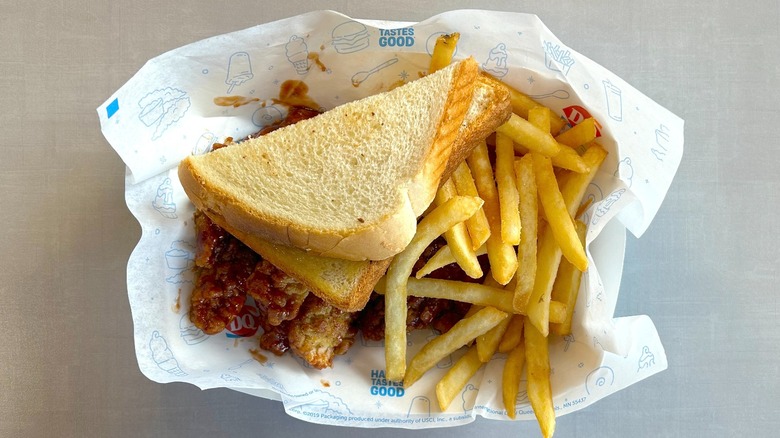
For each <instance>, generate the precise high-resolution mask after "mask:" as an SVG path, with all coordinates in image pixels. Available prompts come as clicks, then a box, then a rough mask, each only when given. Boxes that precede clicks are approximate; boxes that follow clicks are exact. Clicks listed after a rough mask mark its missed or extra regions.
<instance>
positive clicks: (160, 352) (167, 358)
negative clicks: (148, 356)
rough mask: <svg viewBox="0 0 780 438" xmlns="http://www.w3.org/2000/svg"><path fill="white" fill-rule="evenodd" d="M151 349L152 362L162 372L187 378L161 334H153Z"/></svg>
mask: <svg viewBox="0 0 780 438" xmlns="http://www.w3.org/2000/svg"><path fill="white" fill-rule="evenodd" d="M149 349H150V350H151V352H152V360H154V363H156V364H157V366H158V367H160V369H161V370H163V371H167V372H169V373H171V374H173V375H174V376H179V377H181V376H186V375H187V373H186V372H184V370H182V369H181V368H180V367H179V362H178V361H177V360H176V358H175V357H173V352H172V351H171V349H170V348H168V343H167V342H165V338H163V337H162V336H161V335H160V332H158V331H156V330H155V332H154V333H152V339H151V340H150V341H149Z"/></svg>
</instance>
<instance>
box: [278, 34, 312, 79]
mask: <svg viewBox="0 0 780 438" xmlns="http://www.w3.org/2000/svg"><path fill="white" fill-rule="evenodd" d="M284 49H285V50H286V52H287V60H288V61H290V63H291V64H292V65H293V67H295V72H296V73H298V74H299V75H305V74H306V73H307V72H308V71H309V48H308V47H307V46H306V41H304V40H303V38H301V37H299V36H298V35H293V36H291V37H290V41H288V42H287V44H285V46H284Z"/></svg>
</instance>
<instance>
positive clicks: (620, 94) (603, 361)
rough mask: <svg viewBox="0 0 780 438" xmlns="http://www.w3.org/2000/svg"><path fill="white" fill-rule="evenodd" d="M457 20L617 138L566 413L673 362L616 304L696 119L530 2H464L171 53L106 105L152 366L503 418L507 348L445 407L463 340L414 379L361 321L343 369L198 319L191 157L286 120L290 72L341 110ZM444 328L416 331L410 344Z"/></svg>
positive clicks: (556, 368) (246, 328) (507, 77)
mask: <svg viewBox="0 0 780 438" xmlns="http://www.w3.org/2000/svg"><path fill="white" fill-rule="evenodd" d="M380 29H381V30H380ZM389 29H397V30H389ZM453 31H457V32H460V33H461V39H460V41H459V43H458V49H457V52H456V58H463V57H465V56H473V57H474V58H475V59H476V60H477V62H479V64H480V65H481V67H482V69H483V70H485V71H488V72H490V73H491V74H493V75H495V76H497V77H499V78H501V79H502V80H504V81H505V82H507V83H509V84H511V85H513V86H515V87H516V88H518V89H520V90H522V91H524V92H526V93H528V94H529V95H531V96H534V97H535V98H536V99H537V100H539V101H540V102H542V103H544V104H546V105H547V106H549V107H550V108H552V109H553V110H554V111H555V112H556V113H558V114H559V115H560V116H561V117H564V118H566V119H568V121H569V122H570V123H576V122H578V121H579V120H581V118H582V117H584V116H587V114H590V115H592V116H593V117H595V118H596V119H597V120H598V121H599V123H600V125H601V134H602V137H601V139H600V142H601V143H602V144H603V145H604V146H605V147H606V148H607V149H608V150H609V152H610V154H609V157H608V158H607V161H606V162H605V163H604V165H603V166H602V170H601V173H600V174H599V175H597V177H596V179H595V180H594V182H593V184H591V186H590V187H589V189H588V193H587V197H588V198H589V199H590V201H591V202H592V204H591V206H590V208H589V209H588V210H587V212H586V213H585V215H584V220H586V221H587V223H588V225H589V231H588V237H587V240H588V256H589V258H590V262H591V264H590V268H589V270H588V271H587V273H586V274H585V275H584V276H583V284H582V287H581V291H580V297H579V300H578V302H577V307H576V312H575V321H574V326H573V333H572V335H570V336H567V337H565V338H552V340H551V342H552V345H551V350H550V351H551V362H552V367H553V376H552V385H553V392H554V394H555V406H556V411H557V414H558V415H563V414H566V413H568V412H573V411H575V410H578V409H581V408H583V407H585V406H587V405H589V404H591V403H593V402H595V401H597V400H599V399H600V398H603V397H605V396H606V395H609V394H611V393H613V392H615V391H617V390H619V389H622V388H624V387H626V386H628V385H630V384H632V383H634V382H637V381H639V380H641V379H643V378H646V377H648V376H650V375H652V374H655V373H657V372H659V371H662V370H664V369H665V368H666V366H667V363H666V357H665V354H664V350H663V346H662V345H661V342H660V339H659V337H658V334H657V332H656V330H655V327H654V326H653V324H652V322H651V321H650V319H649V318H647V317H646V316H635V317H626V318H618V319H613V313H614V308H615V303H616V301H617V295H618V290H619V284H620V276H621V273H622V266H623V251H624V247H625V229H626V228H628V229H629V230H631V231H632V232H633V233H634V234H635V235H641V234H642V233H643V232H644V230H645V229H646V228H647V226H648V225H649V223H650V221H651V220H652V218H653V216H654V215H655V213H656V211H657V210H658V208H659V206H660V204H661V202H662V200H663V198H664V196H665V195H666V191H667V190H668V187H669V185H670V184H671V181H672V178H673V177H674V174H675V172H676V170H677V167H678V165H679V162H680V159H681V157H682V144H683V122H682V120H680V119H679V118H678V117H676V116H675V115H673V114H671V113H670V112H669V111H667V110H666V109H664V108H662V107H661V106H659V105H658V104H656V103H655V102H653V101H652V100H651V99H649V98H647V97H646V96H644V95H642V94H641V93H640V92H638V91H637V90H635V89H634V88H633V87H631V86H630V85H628V84H627V83H625V82H624V81H622V80H621V79H620V78H618V77H616V76H615V75H614V74H612V73H610V72H609V71H607V70H605V69H604V68H603V67H600V66H598V65H597V64H595V63H594V62H592V61H591V60H589V59H587V58H586V57H585V56H583V55H581V54H579V53H577V52H575V51H573V50H571V49H569V48H568V47H567V46H566V45H564V44H563V43H562V42H560V41H559V40H558V39H557V38H555V36H554V35H552V33H551V32H550V31H549V30H548V29H547V28H546V27H545V26H544V25H543V24H542V23H541V22H540V21H539V19H538V18H537V17H535V16H533V15H527V14H516V13H504V12H494V11H474V10H469V11H452V12H447V13H444V14H441V15H437V16H435V17H432V18H430V19H428V20H426V21H424V22H421V23H417V24H411V23H392V22H377V21H365V20H353V19H351V18H349V17H346V16H344V15H341V14H338V13H335V12H329V11H321V12H312V13H309V14H305V15H302V16H298V17H293V18H290V19H286V20H281V21H278V22H274V23H269V24H265V25H261V26H256V27H253V28H250V29H246V30H243V31H239V32H234V33H230V34H226V35H220V36H217V37H213V38H210V39H207V40H204V41H200V42H197V43H193V44H190V45H188V46H185V47H182V48H179V49H176V50H173V51H171V52H168V53H166V54H163V55H161V56H159V57H157V58H155V59H153V60H151V61H149V62H148V63H147V64H146V65H145V66H144V67H143V68H142V69H141V70H140V71H139V72H138V73H137V74H136V75H135V76H134V77H133V78H132V79H131V80H130V81H128V83H127V84H125V85H124V86H123V87H122V88H121V89H120V90H118V91H117V92H116V93H115V94H114V95H113V96H112V97H111V98H109V99H108V100H107V101H106V102H105V104H103V105H101V106H100V107H99V108H98V114H99V117H100V121H101V125H102V129H103V133H104V135H105V136H106V138H107V139H108V141H109V143H110V144H111V146H112V147H113V148H114V149H115V150H116V151H117V152H118V153H119V154H120V156H121V157H122V159H123V160H124V161H125V163H126V164H127V166H128V173H127V179H126V180H127V184H126V200H127V204H128V207H129V208H130V210H131V211H132V212H133V214H134V215H135V216H136V218H137V219H138V221H139V222H140V224H141V227H142V232H143V234H142V237H141V240H140V241H139V243H138V246H137V247H136V248H135V250H134V251H133V253H132V255H131V257H130V260H129V262H128V272H127V277H128V296H129V299H130V304H131V308H132V312H133V321H134V330H135V340H136V352H137V357H138V363H139V367H140V369H141V370H142V372H143V373H144V374H145V375H146V376H148V377H149V378H150V379H152V380H154V381H158V382H173V381H181V382H189V383H192V384H195V385H197V386H199V387H200V388H204V389H206V388H215V387H228V388H234V389H237V390H241V391H244V392H248V393H252V394H256V395H259V396H263V397H270V398H275V399H279V400H281V401H282V402H283V403H284V406H285V409H286V411H287V412H288V413H289V414H290V415H292V416H295V417H297V418H301V419H304V420H307V421H313V422H317V423H324V424H338V425H348V426H359V427H406V428H423V427H443V426H452V425H457V424H463V423H467V422H470V421H473V419H474V418H475V416H476V415H481V416H483V417H487V418H495V419H507V416H506V412H505V411H504V409H503V403H502V400H501V395H500V382H501V377H500V376H501V368H502V366H503V363H504V361H505V356H502V355H497V356H496V357H495V358H494V359H493V360H492V361H491V362H490V363H488V364H487V366H486V367H484V368H483V369H482V370H481V371H479V372H478V373H477V375H476V376H474V378H473V379H472V380H471V381H470V382H469V384H468V385H467V386H466V387H465V388H464V390H463V393H462V394H461V396H460V397H459V398H457V399H456V400H455V402H453V403H452V406H450V408H449V409H448V410H447V411H446V412H440V410H439V408H438V404H437V402H436V399H435V394H434V390H433V388H434V385H435V382H436V381H437V380H438V379H439V378H440V377H441V376H442V375H443V373H444V372H446V370H447V369H448V368H449V367H450V366H451V365H452V363H454V361H455V360H457V358H458V357H459V355H460V354H462V352H457V353H454V354H453V355H452V356H451V357H448V358H446V359H445V360H443V361H442V362H440V363H439V364H438V365H437V367H436V368H435V369H434V370H432V371H431V372H429V373H428V375H426V376H425V377H424V378H423V379H422V380H420V381H419V382H417V383H416V384H415V385H414V386H412V387H411V388H405V389H401V388H400V387H398V386H395V385H392V384H391V382H387V381H385V379H384V376H383V372H382V370H383V368H384V364H383V348H382V347H383V346H382V343H376V342H370V341H366V340H364V339H363V338H362V337H361V336H358V339H357V341H356V345H355V346H354V347H353V348H352V349H351V350H350V351H349V352H348V353H347V354H346V355H344V356H340V357H338V358H337V359H336V360H335V362H334V366H333V368H332V369H327V370H321V371H320V370H314V369H311V368H310V367H308V366H307V365H306V364H305V363H303V362H302V361H301V360H299V359H297V358H295V357H293V356H292V355H289V354H288V355H285V356H282V357H276V356H274V355H272V354H270V353H263V354H262V356H260V357H253V356H252V355H251V354H250V353H249V350H250V349H253V348H255V347H256V340H255V339H254V338H253V337H251V336H250V337H230V336H227V335H216V336H206V335H204V334H203V332H201V331H200V330H198V329H197V328H196V327H194V326H193V325H192V324H191V323H190V321H189V319H188V317H187V309H188V299H189V295H190V292H191V289H192V280H193V279H192V272H191V268H192V265H193V263H194V262H193V257H194V252H195V236H194V233H193V228H192V213H193V207H192V205H191V204H190V202H189V200H188V199H187V197H186V195H185V194H184V193H183V191H182V189H181V186H180V185H179V182H178V179H177V176H176V171H175V166H176V164H177V163H178V161H179V160H181V159H182V158H183V157H184V156H186V155H188V154H191V153H204V152H206V151H208V150H209V148H210V146H211V144H213V143H214V142H215V141H218V140H220V139H221V138H223V137H225V136H228V135H231V136H233V137H236V138H240V137H242V136H244V135H246V134H249V133H251V132H254V131H256V130H257V129H259V127H262V126H265V125H267V124H269V123H272V122H273V121H276V120H279V119H280V118H281V117H282V116H283V113H284V108H283V107H280V106H277V105H275V104H274V103H273V101H272V100H271V99H272V98H274V97H276V96H277V94H278V90H279V85H280V84H281V83H282V82H284V81H285V80H288V79H301V80H303V81H304V82H305V83H306V84H307V85H309V87H310V93H309V94H310V95H311V97H312V98H313V99H314V100H315V101H316V102H318V103H319V104H320V105H321V106H322V107H323V108H324V109H327V108H331V107H333V106H336V105H338V104H340V103H344V102H347V101H350V100H353V99H356V98H359V97H363V96H365V95H369V94H373V93H376V92H379V91H383V90H385V89H387V88H389V87H391V86H393V85H397V84H398V83H401V82H406V81H410V80H413V79H415V78H417V77H419V74H420V72H424V71H425V70H426V69H427V65H428V62H429V60H430V51H431V48H432V45H433V41H435V37H436V36H437V35H439V34H441V33H449V32H453ZM317 61H319V64H318V63H317ZM304 64H305V65H304ZM320 67H322V68H320ZM355 85H357V86H355ZM227 94H234V95H242V96H247V97H256V98H258V99H259V100H260V102H258V103H257V104H255V105H245V106H242V107H239V108H227V109H226V108H224V107H217V106H215V105H214V103H213V99H214V97H217V96H223V95H227ZM612 219H617V220H612ZM252 310H253V308H252V306H251V305H250V306H247V311H246V312H244V314H243V315H242V317H241V318H240V319H239V320H237V321H236V322H235V323H234V326H233V327H232V328H233V329H234V331H235V332H237V333H241V334H242V335H249V334H251V333H253V331H256V329H257V323H256V320H255V316H256V314H254V313H253V312H252ZM432 336H434V333H432V332H430V331H421V332H417V333H415V334H414V335H413V336H412V337H411V338H410V346H409V354H410V355H411V354H413V353H414V352H416V351H417V350H418V349H419V348H420V347H421V346H422V345H423V344H424V343H425V342H426V340H427V339H429V338H430V337H432ZM261 353H262V352H261ZM258 359H260V360H258ZM302 376H306V377H307V378H302ZM517 405H518V406H517V414H518V418H520V419H525V420H531V419H533V418H534V417H533V413H532V412H531V409H530V406H529V403H528V399H527V395H526V394H525V391H524V388H523V387H521V391H520V394H519V395H518V403H517Z"/></svg>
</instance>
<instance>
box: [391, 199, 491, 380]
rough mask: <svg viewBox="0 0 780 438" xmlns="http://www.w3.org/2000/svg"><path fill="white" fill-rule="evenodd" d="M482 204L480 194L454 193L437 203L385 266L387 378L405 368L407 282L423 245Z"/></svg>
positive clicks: (400, 375)
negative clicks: (442, 202)
mask: <svg viewBox="0 0 780 438" xmlns="http://www.w3.org/2000/svg"><path fill="white" fill-rule="evenodd" d="M481 205H482V200H481V199H479V198H473V197H467V196H456V197H454V198H452V199H450V200H448V201H447V202H445V203H444V204H442V205H441V206H438V207H436V208H435V209H434V210H433V211H431V212H430V213H429V214H428V215H427V216H426V217H424V218H423V219H422V220H421V221H420V223H419V224H417V233H416V234H415V235H414V237H413V238H412V241H411V242H410V243H409V245H408V246H407V247H406V249H404V250H403V251H402V252H401V253H399V254H398V255H396V256H395V258H394V259H393V261H392V262H391V263H390V266H389V267H388V269H387V274H386V278H387V293H386V294H385V366H386V368H387V373H386V376H387V379H388V380H400V379H402V378H403V376H404V374H405V369H406V311H407V308H406V295H407V291H406V282H407V280H408V279H409V275H411V272H412V267H413V266H414V263H415V262H416V261H417V259H419V258H420V255H421V254H422V252H423V251H424V250H425V248H426V247H427V246H428V245H429V244H430V243H431V242H432V241H433V240H434V239H435V238H437V237H438V236H440V235H441V234H442V233H444V232H445V231H447V230H448V229H450V228H452V226H453V225H454V224H456V223H459V222H463V221H464V220H466V219H468V218H469V217H470V216H472V215H473V214H474V212H475V211H477V209H478V208H479V207H480V206H481Z"/></svg>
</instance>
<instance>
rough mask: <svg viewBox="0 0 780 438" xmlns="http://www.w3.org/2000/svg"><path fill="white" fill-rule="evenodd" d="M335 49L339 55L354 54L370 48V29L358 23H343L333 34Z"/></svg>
mask: <svg viewBox="0 0 780 438" xmlns="http://www.w3.org/2000/svg"><path fill="white" fill-rule="evenodd" d="M331 37H332V38H333V48H334V49H336V51H337V52H338V53H354V52H357V51H360V50H363V49H365V48H366V47H368V44H369V39H368V29H366V26H364V25H362V24H361V23H358V22H357V21H347V22H345V23H341V24H339V25H338V26H336V27H335V28H333V32H332V33H331Z"/></svg>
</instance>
